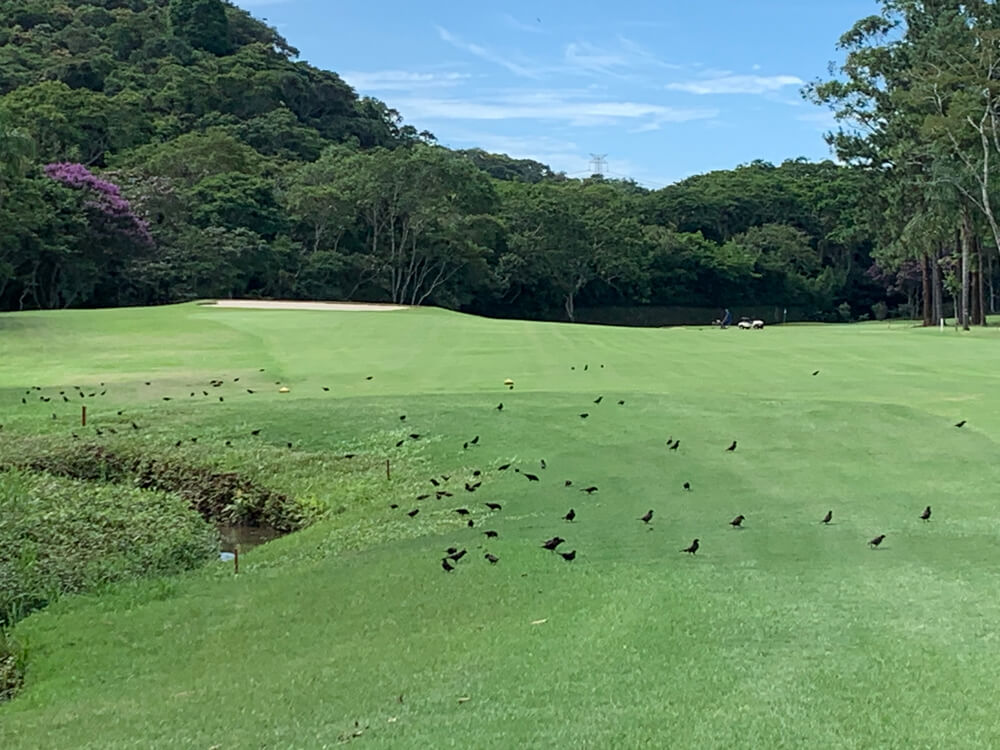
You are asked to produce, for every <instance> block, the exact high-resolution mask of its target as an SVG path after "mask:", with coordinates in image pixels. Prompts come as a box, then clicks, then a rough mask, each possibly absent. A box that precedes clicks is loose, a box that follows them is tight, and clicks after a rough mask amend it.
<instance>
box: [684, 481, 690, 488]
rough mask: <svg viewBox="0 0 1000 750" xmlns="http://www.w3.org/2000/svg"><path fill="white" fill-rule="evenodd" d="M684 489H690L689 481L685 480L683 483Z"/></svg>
mask: <svg viewBox="0 0 1000 750" xmlns="http://www.w3.org/2000/svg"><path fill="white" fill-rule="evenodd" d="M684 489H686V490H690V489H691V483H690V482H685V483H684Z"/></svg>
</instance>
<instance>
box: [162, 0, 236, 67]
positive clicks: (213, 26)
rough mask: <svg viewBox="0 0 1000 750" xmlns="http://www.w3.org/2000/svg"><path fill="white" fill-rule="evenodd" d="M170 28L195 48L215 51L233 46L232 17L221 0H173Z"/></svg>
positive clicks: (228, 50)
mask: <svg viewBox="0 0 1000 750" xmlns="http://www.w3.org/2000/svg"><path fill="white" fill-rule="evenodd" d="M169 8H170V29H171V31H173V33H174V35H175V36H178V37H180V38H181V39H183V40H184V41H186V42H187V43H188V44H190V45H191V46H192V47H194V48H195V49H203V50H205V51H207V52H211V53H212V54H214V55H225V54H228V53H229V52H230V51H231V50H232V44H231V41H230V38H229V19H228V18H227V17H226V6H225V4H223V3H222V2H221V0H170V6H169Z"/></svg>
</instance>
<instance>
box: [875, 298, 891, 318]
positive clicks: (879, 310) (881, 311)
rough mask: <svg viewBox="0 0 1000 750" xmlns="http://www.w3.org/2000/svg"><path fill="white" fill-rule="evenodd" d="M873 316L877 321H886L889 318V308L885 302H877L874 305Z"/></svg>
mask: <svg viewBox="0 0 1000 750" xmlns="http://www.w3.org/2000/svg"><path fill="white" fill-rule="evenodd" d="M872 315H874V316H875V320H885V319H886V318H888V317H889V306H888V305H887V304H886V303H885V302H876V303H875V304H874V305H872Z"/></svg>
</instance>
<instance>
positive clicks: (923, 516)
mask: <svg viewBox="0 0 1000 750" xmlns="http://www.w3.org/2000/svg"><path fill="white" fill-rule="evenodd" d="M920 520H921V521H930V520H931V506H929V505H928V506H927V507H926V508H924V512H923V513H921V514H920Z"/></svg>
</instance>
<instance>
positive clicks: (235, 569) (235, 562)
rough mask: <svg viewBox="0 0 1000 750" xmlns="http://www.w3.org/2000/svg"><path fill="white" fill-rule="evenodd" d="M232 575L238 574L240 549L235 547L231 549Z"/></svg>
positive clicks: (237, 546)
mask: <svg viewBox="0 0 1000 750" xmlns="http://www.w3.org/2000/svg"><path fill="white" fill-rule="evenodd" d="M233 573H235V574H236V575H239V574H240V547H239V545H236V546H235V547H233Z"/></svg>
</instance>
